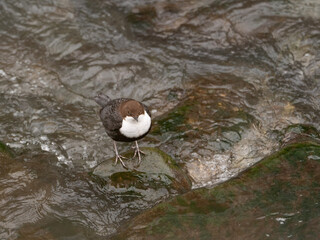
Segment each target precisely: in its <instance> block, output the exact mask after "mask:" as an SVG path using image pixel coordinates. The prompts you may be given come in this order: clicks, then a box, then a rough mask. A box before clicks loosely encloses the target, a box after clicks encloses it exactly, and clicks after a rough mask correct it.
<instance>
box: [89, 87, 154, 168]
mask: <svg viewBox="0 0 320 240" xmlns="http://www.w3.org/2000/svg"><path fill="white" fill-rule="evenodd" d="M94 100H95V101H96V103H98V104H99V105H100V106H101V107H102V108H101V110H100V119H101V121H102V124H103V126H104V128H105V129H106V132H107V134H108V135H109V137H111V138H112V139H113V140H114V141H113V143H114V151H115V153H116V161H115V164H117V162H118V160H119V161H120V162H121V164H122V166H123V167H124V168H127V166H126V165H125V164H124V162H123V160H122V158H124V157H123V156H120V155H119V152H118V149H117V144H116V142H133V141H135V145H136V146H135V152H134V155H133V157H135V156H136V155H138V159H139V161H138V165H137V166H139V165H140V163H141V153H143V152H142V151H141V150H140V149H139V146H138V142H137V141H138V140H139V139H141V138H143V137H144V136H146V135H147V134H148V132H149V131H150V129H151V114H150V112H149V110H148V108H147V106H146V105H144V104H143V103H141V102H138V101H136V100H134V99H130V98H118V99H113V100H111V99H110V98H109V97H108V96H106V95H104V94H102V93H99V94H98V95H97V96H95V97H94Z"/></svg>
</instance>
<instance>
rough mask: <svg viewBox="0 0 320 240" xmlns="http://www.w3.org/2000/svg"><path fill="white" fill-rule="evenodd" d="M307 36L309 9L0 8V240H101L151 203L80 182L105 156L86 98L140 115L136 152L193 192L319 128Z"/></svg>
mask: <svg viewBox="0 0 320 240" xmlns="http://www.w3.org/2000/svg"><path fill="white" fill-rule="evenodd" d="M319 26H320V3H319V1H318V0H306V1H298V0H289V1H284V0H282V1H281V0H278V1H259V0H258V1H239V0H222V1H216V0H206V1H205V0H204V1H164V0H163V1H142V0H136V1H112V0H111V1H107V2H106V1H99V0H93V1H89V0H82V1H72V0H60V1H59V0H56V1H53V0H51V1H50V0H42V1H36V0H26V1H19V0H2V1H0V40H1V41H0V92H1V94H0V109H1V110H0V121H1V127H0V140H1V141H2V142H4V143H6V144H7V145H8V146H9V147H10V148H11V149H12V150H13V151H14V152H15V156H16V157H15V162H13V163H12V162H10V161H8V162H5V163H3V164H6V165H7V166H8V169H9V170H8V171H4V172H3V173H1V176H0V239H19V238H20V239H36V236H38V237H39V236H40V238H39V239H43V238H46V239H93V238H94V239H98V238H102V239H105V237H107V236H110V235H111V234H113V233H116V231H117V229H118V227H119V226H120V225H121V224H123V222H125V221H126V220H127V219H130V217H131V216H133V215H135V214H137V213H139V212H141V211H142V210H143V209H145V208H148V207H151V206H153V205H154V204H155V203H156V202H154V201H151V200H147V199H140V200H128V199H125V198H124V196H122V195H121V194H117V191H116V190H114V189H113V190H112V191H111V190H110V191H109V192H108V194H106V191H105V190H102V189H101V188H99V186H97V185H96V183H94V182H92V181H91V180H90V178H88V177H87V173H88V172H90V171H91V170H92V168H93V167H95V166H96V165H97V164H98V163H100V162H102V161H104V160H106V159H107V158H109V157H112V156H113V150H112V141H111V140H110V139H109V138H108V137H107V136H106V134H105V132H104V129H103V127H102V125H101V123H100V122H99V118H98V111H99V107H98V106H97V105H96V104H95V102H94V101H93V100H92V97H93V96H94V95H95V94H96V93H97V92H104V93H106V94H108V95H109V96H110V97H111V98H115V97H131V98H135V99H138V100H141V101H144V102H145V103H146V104H147V105H149V106H150V107H151V110H152V113H153V116H154V119H155V120H154V123H155V124H154V126H155V130H154V131H152V132H151V133H150V134H149V136H148V137H146V138H145V139H144V140H143V141H141V145H142V146H154V147H158V148H160V149H162V150H163V151H165V152H166V153H168V154H169V155H171V156H173V157H174V158H175V159H176V160H177V161H178V162H179V163H181V164H183V165H184V167H185V169H186V171H187V172H188V173H189V175H190V176H191V177H192V178H193V180H194V183H193V187H194V188H197V187H202V186H213V185H215V184H217V183H219V182H222V181H225V180H227V179H229V178H231V177H233V176H235V175H236V174H237V173H239V172H241V171H243V170H244V169H246V168H247V167H249V166H251V165H252V164H254V163H255V162H257V161H259V160H260V159H262V158H263V157H265V156H267V155H268V154H271V153H272V152H274V151H276V150H277V149H279V148H280V147H281V145H282V144H283V143H284V142H285V141H286V138H287V137H288V136H286V130H285V129H286V128H287V127H289V126H291V125H295V124H303V125H311V126H313V127H315V128H316V129H319V128H320V124H319V118H320V111H319V110H320V28H319ZM119 146H120V145H119ZM129 147H130V146H129V145H126V144H123V145H121V146H120V150H121V151H124V150H126V149H128V148H129Z"/></svg>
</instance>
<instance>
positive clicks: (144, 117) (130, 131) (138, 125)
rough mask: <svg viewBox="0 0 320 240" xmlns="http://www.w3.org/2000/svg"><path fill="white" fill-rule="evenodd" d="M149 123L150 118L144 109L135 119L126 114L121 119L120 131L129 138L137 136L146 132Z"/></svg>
mask: <svg viewBox="0 0 320 240" xmlns="http://www.w3.org/2000/svg"><path fill="white" fill-rule="evenodd" d="M150 125H151V118H150V116H149V115H148V113H147V112H146V111H144V114H141V115H140V116H139V117H138V121H136V120H135V119H134V118H133V117H129V116H127V117H126V118H125V119H123V120H122V127H121V128H120V132H121V133H122V134H123V135H124V136H126V137H129V138H137V137H140V136H142V135H143V134H145V133H146V132H148V130H149V128H150Z"/></svg>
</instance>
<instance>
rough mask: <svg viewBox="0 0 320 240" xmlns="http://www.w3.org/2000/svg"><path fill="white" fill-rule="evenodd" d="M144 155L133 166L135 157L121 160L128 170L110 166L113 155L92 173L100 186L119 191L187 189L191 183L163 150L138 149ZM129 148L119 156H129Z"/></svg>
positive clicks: (143, 191)
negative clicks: (138, 164)
mask: <svg viewBox="0 0 320 240" xmlns="http://www.w3.org/2000/svg"><path fill="white" fill-rule="evenodd" d="M142 150H143V152H144V153H145V155H143V156H142V161H141V164H140V166H139V167H137V168H136V167H134V166H135V164H136V163H137V159H136V158H135V159H129V160H127V161H125V163H126V165H127V166H128V170H126V169H124V168H123V167H122V165H121V164H120V163H118V164H117V165H114V157H112V158H111V159H109V160H107V161H105V162H103V163H101V164H100V165H98V166H97V167H96V168H95V169H94V171H93V173H92V174H93V176H95V177H98V178H96V181H98V182H99V183H100V184H102V185H103V186H105V187H107V186H109V187H110V186H112V187H114V188H118V189H119V190H120V189H123V190H125V191H126V190H138V191H139V192H140V193H141V194H142V195H147V194H148V192H150V189H153V190H156V191H157V190H159V192H160V195H162V194H161V191H162V190H164V189H166V190H167V191H168V192H169V193H176V192H179V193H181V192H186V191H187V190H190V188H191V182H190V180H189V178H188V176H187V175H186V173H185V172H184V171H183V170H182V168H181V167H179V165H177V164H176V162H175V161H174V160H173V158H171V157H170V156H169V155H167V154H166V153H164V152H162V151H161V150H159V149H156V148H142ZM132 155H133V152H132V151H129V152H127V153H125V154H124V155H123V156H125V157H128V158H130V157H132Z"/></svg>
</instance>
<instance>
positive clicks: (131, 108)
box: [120, 100, 144, 120]
mask: <svg viewBox="0 0 320 240" xmlns="http://www.w3.org/2000/svg"><path fill="white" fill-rule="evenodd" d="M120 114H121V116H122V118H123V119H124V118H126V117H127V116H130V117H133V118H134V119H135V120H138V117H139V115H141V114H144V107H143V105H142V104H141V103H139V102H138V101H135V100H128V101H126V102H123V103H121V104H120Z"/></svg>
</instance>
